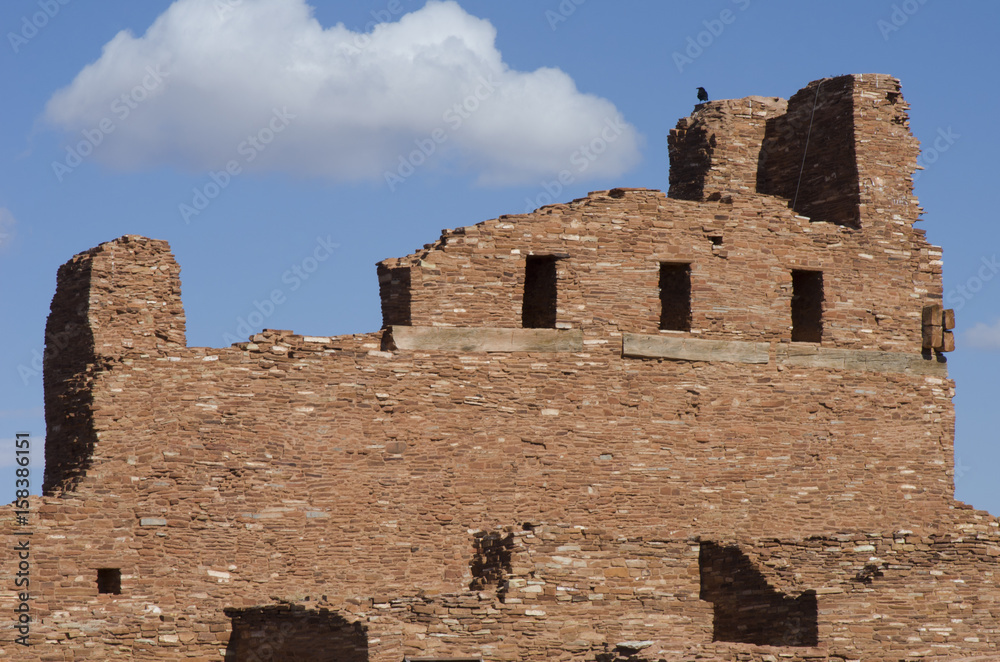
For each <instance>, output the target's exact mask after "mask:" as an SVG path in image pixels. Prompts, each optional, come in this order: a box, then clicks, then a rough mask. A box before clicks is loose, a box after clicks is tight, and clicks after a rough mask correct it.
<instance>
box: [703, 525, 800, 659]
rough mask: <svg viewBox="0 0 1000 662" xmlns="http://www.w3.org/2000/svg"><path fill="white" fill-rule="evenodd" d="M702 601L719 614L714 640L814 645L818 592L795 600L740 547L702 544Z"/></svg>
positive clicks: (716, 620)
mask: <svg viewBox="0 0 1000 662" xmlns="http://www.w3.org/2000/svg"><path fill="white" fill-rule="evenodd" d="M698 566H699V568H700V570H701V599H702V600H706V601H708V602H711V603H712V605H713V608H714V612H715V621H714V634H713V640H714V641H731V642H735V643H742V644H757V645H759V646H815V645H817V643H818V641H819V632H818V624H817V623H818V609H817V605H816V593H815V591H805V592H803V593H802V594H801V595H800V596H799V597H797V598H793V597H791V596H788V595H785V594H783V593H781V592H780V591H777V590H775V589H774V588H773V587H772V586H771V585H770V584H768V583H767V580H766V579H765V578H764V576H763V575H762V574H761V573H760V571H759V570H757V568H755V567H754V565H753V563H751V561H750V559H748V558H747V557H746V555H744V554H743V552H741V551H740V548H739V547H737V546H735V545H732V546H722V545H718V544H716V543H714V542H702V543H701V551H700V552H699V555H698Z"/></svg>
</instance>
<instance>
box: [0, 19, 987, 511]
mask: <svg viewBox="0 0 1000 662" xmlns="http://www.w3.org/2000/svg"><path fill="white" fill-rule="evenodd" d="M425 4H426V3H425V2H424V0H354V1H352V2H340V1H329V2H321V1H319V0H313V1H312V2H311V4H307V3H306V2H305V1H304V0H200V1H199V2H192V1H191V0H180V1H178V2H176V3H172V2H170V1H168V0H144V1H143V2H134V0H104V1H102V2H100V3H92V2H84V1H83V0H5V2H3V3H2V4H0V29H2V33H3V35H4V40H3V44H0V62H2V67H0V90H2V91H3V93H4V95H3V98H4V100H5V101H4V104H3V120H4V121H3V123H2V124H0V152H2V158H0V168H2V170H0V283H2V286H0V297H2V298H0V310H2V311H3V313H4V316H3V319H2V327H0V328H2V331H0V334H2V335H0V338H2V339H3V348H4V351H3V352H2V353H0V498H2V499H3V500H7V498H8V497H11V498H12V497H13V487H12V484H13V457H14V454H13V447H12V446H13V444H12V441H11V440H12V439H13V437H14V434H15V432H22V431H27V432H30V433H31V434H32V435H33V437H34V439H35V440H36V442H39V445H40V442H41V440H42V439H43V438H44V434H45V426H44V419H43V414H42V380H41V375H40V373H39V372H36V368H37V366H38V365H39V363H38V360H40V353H41V351H42V349H43V330H44V324H45V318H46V315H47V314H48V307H49V303H50V301H51V298H52V294H53V291H54V288H55V274H56V269H57V268H58V266H59V265H60V264H62V263H63V262H65V261H66V260H68V259H69V258H70V257H71V256H72V255H74V254H75V253H78V252H80V251H83V250H86V249H87V248H90V247H92V246H95V245H97V244H98V243H100V242H103V241H107V240H109V239H113V238H115V237H118V236H120V235H123V234H142V235H146V236H150V237H154V238H158V239H165V240H167V241H169V242H170V244H171V246H172V247H173V251H174V254H175V256H176V257H177V260H178V262H179V263H180V265H181V269H182V276H181V277H182V282H183V299H184V305H185V309H186V313H187V324H188V344H189V345H193V346H224V345H227V344H229V342H232V341H233V340H235V339H243V338H245V337H246V336H247V335H248V333H247V329H248V328H249V329H250V331H256V330H257V329H258V328H260V327H269V328H279V329H292V330H295V331H296V332H299V333H307V334H322V335H330V334H344V333H354V332H364V331H372V330H376V329H377V328H378V327H379V326H380V323H381V320H380V313H379V300H378V283H377V280H376V276H375V266H374V264H375V262H376V261H378V260H380V259H383V258H385V257H391V256H398V255H404V254H407V253H410V252H412V251H413V250H415V249H416V248H418V247H420V246H421V245H423V244H424V243H427V242H430V241H433V240H434V239H436V238H437V236H438V234H439V232H440V230H441V229H442V228H452V227H457V226H462V225H471V224H474V223H477V222H479V221H482V220H487V219H490V218H495V217H497V216H498V215H500V214H505V213H521V212H524V211H527V210H529V209H532V208H534V207H537V206H540V205H541V204H546V203H548V202H550V201H551V200H552V199H555V200H556V201H567V200H570V199H573V198H576V197H580V196H582V195H585V194H586V192H587V191H590V190H597V189H605V188H610V187H613V186H633V187H649V188H658V189H664V190H665V189H666V188H667V170H668V158H667V149H666V135H667V132H668V131H669V129H670V128H672V127H673V126H674V125H675V123H676V122H677V119H678V118H680V117H682V116H686V115H688V114H690V112H691V111H692V109H693V106H694V103H695V102H696V98H695V88H696V87H697V86H699V85H702V86H705V87H706V88H707V89H708V91H709V93H710V94H711V95H712V98H737V97H743V96H747V95H751V94H759V95H766V96H783V97H788V96H790V95H791V94H792V93H794V92H795V91H796V90H798V89H799V88H801V87H803V86H805V85H806V83H808V82H809V81H811V80H815V79H818V78H822V77H825V76H834V75H840V74H846V73H868V72H876V73H887V74H891V75H894V76H896V77H898V78H900V79H901V80H902V83H903V94H904V96H905V97H906V99H907V100H908V101H909V102H910V104H911V106H912V109H911V113H910V114H911V128H912V130H913V132H914V133H915V134H916V136H917V137H918V138H919V139H920V140H921V142H922V144H923V148H924V154H923V156H922V163H923V164H924V165H925V167H926V169H925V170H924V171H922V172H920V173H919V176H918V179H917V182H916V192H917V195H918V196H919V197H920V200H921V204H922V206H923V207H924V209H925V210H926V213H925V217H924V219H925V220H923V221H921V223H920V227H923V228H925V229H926V230H927V234H928V238H929V239H930V241H931V242H933V243H935V244H938V245H941V246H942V247H943V248H944V265H945V266H944V270H945V293H946V301H945V303H946V306H948V307H953V308H955V309H956V313H957V318H958V329H957V341H958V350H957V351H956V352H955V353H953V354H951V355H950V357H949V360H950V366H949V370H950V374H951V376H952V378H954V379H955V380H956V381H957V393H956V397H955V404H956V408H957V412H958V422H957V431H956V466H957V471H956V483H957V496H958V498H960V499H963V500H965V501H967V502H969V503H972V504H973V505H975V506H976V507H979V508H985V509H988V510H991V511H992V512H994V513H1000V481H997V480H996V478H995V476H996V473H997V467H998V466H1000V445H998V444H997V443H996V439H997V429H998V423H1000V407H997V406H996V403H995V401H996V392H997V389H996V387H995V384H996V381H997V374H998V369H1000V278H995V276H996V275H997V274H996V271H997V270H998V269H1000V264H998V263H997V262H996V260H997V258H998V256H1000V225H998V223H997V207H996V204H995V203H994V202H993V191H994V190H995V188H996V180H997V176H998V174H1000V172H998V170H1000V168H998V166H997V162H998V161H997V158H996V155H997V154H998V153H1000V129H998V126H997V120H996V109H997V108H998V107H1000V93H998V91H997V85H996V84H995V82H996V78H997V77H996V75H995V74H990V73H989V72H988V71H987V70H989V71H992V70H993V69H994V68H995V66H996V63H997V62H1000V47H998V45H997V40H996V31H997V29H998V28H1000V4H997V3H993V2H987V1H986V0H981V1H968V2H962V3H945V2H944V1H943V0H906V1H905V2H899V1H897V2H889V1H885V2H883V1H881V0H863V1H862V0H842V1H840V2H803V1H801V0H782V1H776V0H768V2H764V1H763V0H712V1H703V2H698V3H692V2H665V1H657V2H653V1H641V2H640V1H632V2H630V1H627V0H626V1H623V2H615V3H612V2H607V1H606V0H531V1H530V2H529V1H528V0H508V1H506V2H503V3H499V2H488V1H487V0H459V1H458V2H457V3H456V2H450V3H433V2H432V3H429V5H428V6H425ZM151 26H152V28H151ZM147 30H148V31H149V32H148V33H147ZM984 71H986V73H985V74H984V73H983V72H984ZM605 128H608V130H609V131H610V133H608V134H606V135H613V136H614V137H615V140H613V141H609V145H608V148H607V150H606V151H605V152H604V153H603V154H601V155H591V156H593V158H591V156H585V157H581V155H580V153H579V151H578V149H577V148H578V147H579V145H581V144H584V143H586V142H588V141H589V140H590V139H591V138H592V137H593V136H594V135H598V134H599V133H600V132H601V131H603V130H604V129H605ZM564 170H568V171H569V172H570V173H571V175H572V177H571V179H572V181H571V182H570V183H568V184H564V183H560V182H559V181H558V175H559V173H560V172H561V171H564ZM564 179H565V178H564ZM550 196H551V197H550ZM332 245H335V247H331V246H332ZM320 246H326V247H328V248H324V249H323V250H320V251H319V252H317V249H318V248H319V247H320ZM327 254H329V257H327V258H326V259H323V260H316V261H312V260H314V259H315V257H314V256H316V255H327ZM276 289H277V290H280V291H281V293H282V297H281V303H279V304H278V305H275V306H273V308H272V307H271V306H268V305H266V304H263V301H264V300H265V299H266V298H267V297H268V296H269V295H270V294H271V293H272V292H273V291H274V290H276ZM258 304H260V305H258ZM261 310H263V312H261ZM253 322H259V323H258V324H256V325H254V324H253ZM36 449H37V453H36V454H35V455H34V456H33V458H32V461H33V463H34V464H33V467H34V469H35V471H36V473H35V475H36V476H37V477H38V479H39V480H38V482H37V483H35V484H36V485H38V484H40V478H41V468H42V467H41V464H42V453H41V449H40V447H39V446H36ZM33 491H37V489H35V490H33Z"/></svg>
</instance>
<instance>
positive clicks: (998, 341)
mask: <svg viewBox="0 0 1000 662" xmlns="http://www.w3.org/2000/svg"><path fill="white" fill-rule="evenodd" d="M964 340H965V342H966V344H967V345H968V346H969V347H974V348H976V349H992V350H1000V319H998V320H997V321H996V322H993V324H984V323H983V322H978V323H977V324H976V325H975V326H974V327H972V328H971V329H969V330H968V331H966V332H965V337H964Z"/></svg>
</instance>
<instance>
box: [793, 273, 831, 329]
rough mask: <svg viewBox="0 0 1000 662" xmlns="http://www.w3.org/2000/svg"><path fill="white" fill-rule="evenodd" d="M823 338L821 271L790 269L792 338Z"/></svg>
mask: <svg viewBox="0 0 1000 662" xmlns="http://www.w3.org/2000/svg"><path fill="white" fill-rule="evenodd" d="M822 339H823V272H822V271H800V270H794V271H792V340H793V341H796V342H820V341H821V340H822Z"/></svg>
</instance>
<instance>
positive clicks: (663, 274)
mask: <svg viewBox="0 0 1000 662" xmlns="http://www.w3.org/2000/svg"><path fill="white" fill-rule="evenodd" d="M660 329H662V330H664V331H690V330H691V265H690V264H676V263H670V262H661V263H660Z"/></svg>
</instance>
